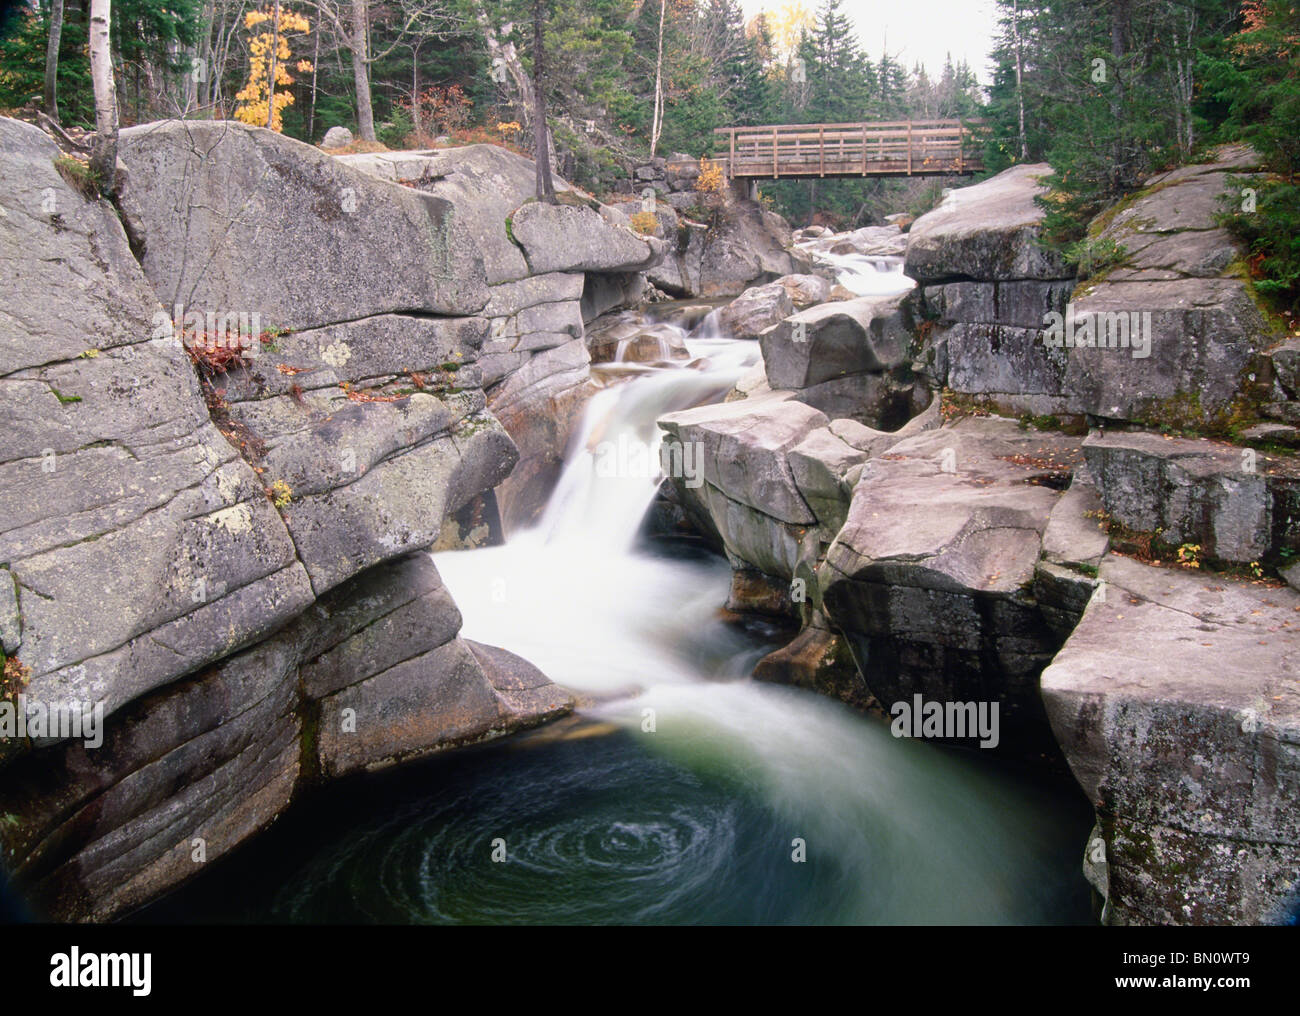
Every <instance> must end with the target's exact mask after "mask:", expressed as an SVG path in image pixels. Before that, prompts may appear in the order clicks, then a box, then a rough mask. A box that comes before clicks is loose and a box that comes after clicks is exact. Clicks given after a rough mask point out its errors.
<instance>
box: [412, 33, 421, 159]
mask: <svg viewBox="0 0 1300 1016" xmlns="http://www.w3.org/2000/svg"><path fill="white" fill-rule="evenodd" d="M411 131H412V133H413V134H414V135H415V137H416V144H420V140H419V139H420V137H421V135H422V134H423V133H424V126H423V125H422V124H421V123H420V44H419V43H418V42H417V43H416V44H415V45H413V46H412V47H411Z"/></svg>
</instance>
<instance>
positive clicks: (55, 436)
mask: <svg viewBox="0 0 1300 1016" xmlns="http://www.w3.org/2000/svg"><path fill="white" fill-rule="evenodd" d="M191 131H192V132H191ZM0 142H2V143H0V234H2V235H4V246H5V249H6V250H9V251H12V252H14V253H15V256H14V257H12V258H10V259H9V269H8V270H7V271H6V272H5V273H4V275H3V277H2V278H0V298H3V300H4V305H5V308H6V313H5V315H3V318H2V319H0V353H2V355H3V361H0V377H2V378H3V379H4V380H5V382H6V384H4V385H3V386H0V433H2V434H3V435H4V438H3V442H0V445H2V446H0V474H3V477H4V484H3V487H2V488H0V490H2V491H3V493H0V520H2V521H0V544H3V545H4V546H3V550H2V551H0V561H3V566H2V567H0V642H3V647H4V650H5V653H6V655H7V656H9V657H16V658H17V659H18V660H19V661H20V662H21V664H22V666H23V667H24V668H27V669H28V670H29V680H28V683H27V686H26V689H25V694H26V696H27V699H26V702H27V704H28V712H29V715H30V714H31V711H32V708H33V704H41V705H45V706H46V708H47V709H48V708H55V707H58V708H60V709H67V708H75V709H77V710H78V711H81V712H87V711H92V710H94V709H98V710H102V716H103V717H104V720H103V726H102V728H101V733H102V736H103V743H102V744H100V745H95V744H94V743H93V742H90V741H87V740H85V739H83V738H81V737H77V736H69V733H70V732H69V731H68V730H66V729H62V730H60V731H46V732H45V734H44V736H42V735H41V734H40V733H39V732H36V731H30V730H29V732H28V734H29V736H28V737H26V738H24V739H17V740H14V739H11V738H9V737H7V736H6V738H5V740H4V742H3V743H2V744H0V764H3V765H4V768H5V779H4V781H3V784H2V785H0V813H4V814H6V815H8V816H10V819H9V821H7V822H6V823H3V824H0V840H2V841H3V842H2V844H0V845H2V846H3V848H4V857H5V863H6V867H7V868H8V869H9V870H10V872H11V873H12V874H13V875H14V877H15V880H16V883H17V885H18V886H19V888H20V889H21V890H22V891H23V892H24V893H25V894H26V895H27V896H28V898H29V899H30V900H31V901H32V902H33V904H34V905H35V906H36V907H37V909H38V910H39V911H40V912H43V913H45V914H47V915H48V916H50V917H52V918H54V919H57V920H87V919H92V920H107V919H111V918H113V917H116V916H118V915H120V914H122V913H124V912H125V911H127V910H130V909H131V908H133V907H136V906H139V905H141V904H142V903H144V902H147V901H148V900H150V899H152V898H154V897H156V896H157V895H159V894H160V893H162V892H164V891H166V890H167V889H169V888H171V887H173V886H175V885H176V884H178V883H179V882H181V881H183V880H185V879H187V878H189V877H191V876H192V875H193V874H194V873H195V872H197V871H198V870H200V868H201V864H202V863H203V862H204V861H212V860H216V859H217V858H218V857H220V856H223V855H224V854H226V853H228V852H229V851H230V850H232V849H234V848H235V847H236V846H237V845H238V844H239V843H241V842H242V841H244V840H245V839H247V838H248V837H249V836H251V835H253V834H255V833H256V832H257V831H258V830H260V829H262V828H264V827H265V826H266V825H268V824H269V823H270V822H272V821H274V819H275V818H276V817H277V816H278V815H279V814H280V813H281V812H283V810H284V809H285V807H287V805H288V804H289V802H290V800H291V798H292V796H293V795H294V794H295V793H296V792H297V790H299V789H300V788H303V787H306V786H309V785H310V784H312V783H313V782H316V781H317V780H320V779H325V778H329V777H331V776H334V775H339V774H342V773H345V772H350V771H353V770H356V769H361V768H374V767H378V766H383V765H389V764H392V763H394V762H397V761H400V760H402V759H405V758H409V757H413V756H415V755H419V754H422V753H425V752H428V751H435V750H441V749H445V748H448V747H451V746H453V745H456V744H461V743H465V742H467V741H472V740H477V739H482V738H485V737H492V736H498V735H500V734H503V733H508V732H510V731H512V730H517V729H520V728H522V727H525V726H529V725H531V724H534V723H537V722H541V721H543V720H545V719H548V718H550V717H552V716H555V715H557V714H558V713H560V712H563V711H565V710H567V709H568V708H570V706H571V702H570V700H569V698H568V696H567V695H566V694H564V693H563V692H560V691H559V690H558V689H555V688H554V686H551V685H549V683H548V682H545V680H544V679H543V678H540V675H537V674H535V673H533V674H531V675H530V674H527V673H524V671H523V670H521V666H522V664H519V665H516V664H510V665H507V664H505V663H503V662H502V660H501V659H500V658H498V657H496V656H491V654H489V656H490V658H489V656H484V655H483V654H481V653H478V652H476V651H475V650H474V648H473V647H469V646H466V645H465V644H464V643H462V642H461V641H460V640H459V639H458V638H457V634H456V633H457V631H458V630H459V627H460V616H459V613H458V612H457V611H456V609H455V605H454V603H452V601H451V598H450V597H449V596H448V595H447V593H446V590H445V589H443V587H442V584H441V581H440V580H439V578H438V575H437V572H436V570H435V569H434V568H433V565H432V563H431V561H430V559H429V557H428V555H427V554H425V553H423V552H422V549H423V548H425V547H427V546H428V545H430V544H431V543H433V542H434V541H435V539H444V540H447V539H451V541H452V542H453V543H454V542H455V538H454V534H453V535H449V528H450V529H451V530H457V531H459V519H460V517H461V515H462V513H465V512H467V513H468V514H469V515H470V516H473V519H472V521H475V522H476V523H477V524H478V528H479V529H490V528H491V526H490V525H489V526H484V525H482V524H481V523H480V522H479V520H480V519H482V518H483V517H484V516H486V515H487V514H489V513H490V510H491V502H492V487H493V485H494V484H496V483H497V482H498V481H499V480H500V479H501V478H502V477H504V476H505V475H506V473H507V472H508V471H509V469H510V466H511V464H512V463H513V462H514V460H515V451H514V446H513V444H512V443H511V441H510V438H509V437H508V436H507V435H506V433H505V432H504V430H502V428H501V426H500V424H499V423H498V422H497V421H496V420H495V419H494V418H493V417H492V415H491V414H490V413H488V412H487V411H486V408H485V399H484V393H483V389H482V371H481V369H480V366H479V364H478V363H476V362H475V361H476V359H477V355H478V352H479V349H480V348H481V346H482V344H483V342H484V338H485V335H486V334H487V332H488V321H487V319H485V318H483V317H479V316H472V312H473V311H477V310H479V309H481V308H482V307H483V304H484V302H485V301H487V300H488V298H489V294H488V289H487V286H486V285H485V283H484V280H483V269H482V260H481V258H479V257H477V256H471V254H470V248H469V245H468V243H467V242H465V237H464V234H463V232H462V231H461V230H460V228H459V227H457V226H456V225H455V222H454V216H451V215H450V214H449V206H447V207H444V206H445V203H441V204H440V203H439V202H438V201H437V200H436V199H433V198H429V197H428V196H425V195H420V194H418V193H416V192H415V191H413V190H411V189H409V188H406V187H398V186H395V185H394V184H392V183H384V182H381V181H379V180H376V179H374V178H372V177H368V176H365V175H363V174H360V173H358V172H355V171H354V170H351V169H348V168H347V167H346V166H344V165H341V164H339V163H337V162H334V161H331V160H330V159H329V158H328V157H326V156H324V155H322V154H321V153H320V152H318V151H316V150H315V149H312V148H308V147H306V146H301V145H297V144H296V143H294V142H290V141H287V140H286V139H283V138H280V137H278V136H276V135H273V134H271V133H270V132H269V131H259V130H257V129H253V128H247V127H243V126H233V125H199V124H170V125H162V126H158V127H156V128H154V129H152V130H150V129H137V130H133V131H127V132H124V134H123V144H122V148H121V154H122V158H123V162H124V164H125V165H126V167H127V174H128V179H129V181H130V184H129V189H128V195H129V197H128V198H127V200H126V201H124V209H125V211H124V213H123V216H124V219H125V222H126V225H127V227H128V231H129V233H130V235H131V237H132V240H133V241H135V242H137V243H138V244H140V245H141V246H138V247H137V250H138V251H140V256H141V258H142V259H143V262H144V265H143V270H142V266H141V265H140V264H138V263H137V262H136V260H135V259H134V258H133V257H132V248H131V246H130V245H129V244H128V239H127V236H128V232H127V231H124V230H123V226H122V222H121V221H119V219H118V217H117V215H116V214H115V213H114V211H113V210H112V209H111V208H110V207H109V206H108V205H107V204H105V203H102V202H99V201H88V200H86V199H85V198H83V197H82V196H81V195H80V194H79V193H78V192H76V191H75V190H73V189H72V188H70V187H69V186H68V185H67V184H66V183H65V182H64V181H63V178H62V177H61V176H60V175H59V173H58V172H57V171H56V169H55V159H56V158H57V157H58V155H59V152H58V149H57V148H56V147H55V145H54V144H53V143H52V142H51V141H50V140H49V139H48V138H46V136H45V135H44V134H42V133H41V132H40V131H38V130H36V129H35V128H33V127H30V126H27V125H25V124H21V123H17V122H15V121H12V120H7V119H2V118H0ZM322 160H323V161H322ZM150 176H155V177H156V179H155V180H154V184H155V186H154V187H153V188H152V189H146V188H145V187H144V186H143V181H145V180H147V179H148V178H149V177H150ZM339 187H342V188H344V189H346V188H351V195H350V196H351V198H352V199H355V200H356V201H358V202H359V203H368V214H367V215H358V216H356V218H355V220H354V219H348V218H347V216H348V215H350V214H352V213H350V212H349V211H347V210H346V209H344V208H343V207H342V206H341V205H338V206H335V205H331V204H330V201H331V200H333V199H334V198H336V197H339V198H342V199H343V201H344V202H347V201H348V200H349V198H348V195H346V194H343V193H341V192H339V191H338V190H337V188H339ZM335 215H337V216H340V217H341V218H338V219H334V218H332V216H335ZM262 229H266V230H268V233H262V232H259V230H262ZM439 229H441V230H443V232H441V233H439V232H438V230H439ZM268 235H274V236H275V237H276V241H275V243H276V246H275V248H274V249H275V250H277V251H288V252H289V254H290V255H291V256H288V257H286V259H285V260H284V261H283V262H282V263H280V264H278V265H277V268H276V271H275V273H273V279H274V281H273V283H271V282H268V281H267V280H268V279H270V278H272V276H267V277H266V278H263V277H262V274H261V273H263V269H262V268H261V266H262V265H265V264H267V263H268V262H266V261H265V249H264V247H263V244H265V243H266V242H267V239H266V238H267V236H268ZM439 236H441V237H442V238H444V239H447V238H450V240H451V241H452V246H451V248H447V249H446V250H444V251H443V254H445V255H447V256H449V257H450V262H449V263H450V265H451V267H452V269H454V270H456V271H463V272H464V273H465V277H464V279H463V280H461V284H458V283H457V280H455V279H452V280H444V279H442V278H441V277H437V276H436V273H437V271H438V270H441V269H445V268H446V267H447V263H445V262H440V261H439V257H440V254H439V250H438V243H439V240H438V238H439ZM232 237H233V238H234V240H232ZM235 241H242V245H241V242H235ZM315 243H319V244H323V245H325V247H324V248H322V250H321V251H313V250H311V249H310V247H311V245H312V244H315ZM406 244H409V250H406V251H405V253H404V254H403V253H400V252H399V248H400V247H402V246H403V245H406ZM250 248H256V251H257V252H254V251H253V250H252V249H250ZM344 248H346V251H345V249H344ZM168 252H170V253H171V255H174V261H173V260H169V258H168V256H167V255H168ZM345 253H346V261H347V266H348V267H347V269H346V271H344V272H343V273H342V274H341V275H340V276H339V277H338V278H331V277H330V276H329V274H328V272H329V271H330V270H331V267H332V266H333V265H334V264H335V261H336V260H337V259H339V258H343V257H344V256H345ZM403 258H405V260H403ZM322 259H323V260H322ZM322 264H323V265H324V268H322V267H321V265H322ZM430 272H433V273H434V274H433V275H432V276H431V275H430V274H429V273H430ZM376 279H383V280H384V281H385V283H387V284H389V285H387V286H381V287H379V289H376V288H375V280H376ZM362 280H365V285H362ZM564 285H567V283H564ZM178 287H179V288H178ZM51 292H55V293H58V294H59V303H58V304H57V309H56V310H51V305H50V297H49V294H50V293H51ZM196 294H197V295H196ZM158 295H163V296H165V298H166V299H167V301H168V303H169V306H168V307H167V308H166V309H164V308H163V306H161V305H160V303H159V301H158ZM182 300H183V301H184V302H185V304H186V308H187V310H186V316H184V317H180V318H179V319H178V320H176V321H173V320H172V317H173V314H174V313H176V312H175V311H174V308H173V307H172V306H171V304H172V303H173V301H175V302H180V301H182ZM575 303H576V293H575ZM457 308H460V309H461V310H462V311H465V312H469V313H470V314H471V316H451V315H454V314H455V312H456V311H457ZM209 311H210V312H212V314H213V315H214V318H215V317H216V316H217V315H220V322H219V323H218V322H216V321H214V318H208V317H207V312H209ZM238 311H246V312H248V313H250V315H251V313H258V314H260V315H261V316H262V321H263V323H264V324H266V325H269V324H271V323H279V324H281V325H283V324H285V323H292V324H293V326H294V327H293V328H292V330H289V331H281V330H279V329H276V330H275V331H270V330H262V329H261V328H260V327H259V326H256V325H253V324H252V323H251V322H249V321H245V322H240V321H239V314H238V313H236V312H238ZM191 314H192V315H196V316H194V317H192V318H191V317H190V315H191ZM227 314H234V325H231V323H230V321H227V320H225V318H226V315H227ZM214 324H215V327H216V328H217V330H218V331H221V330H223V329H225V328H226V327H227V326H228V325H229V326H231V327H234V329H235V331H234V332H233V333H229V334H214V332H213V329H214ZM549 326H551V327H554V326H555V325H554V323H553V322H551V323H550V325H549ZM579 327H580V326H579ZM259 332H260V334H259ZM182 340H183V341H182ZM576 341H578V342H579V344H580V343H581V340H580V339H578V340H576ZM584 352H585V351H584ZM497 528H498V530H499V526H498V527H497ZM412 552H415V553H414V554H412ZM196 844H198V845H201V847H202V849H196Z"/></svg>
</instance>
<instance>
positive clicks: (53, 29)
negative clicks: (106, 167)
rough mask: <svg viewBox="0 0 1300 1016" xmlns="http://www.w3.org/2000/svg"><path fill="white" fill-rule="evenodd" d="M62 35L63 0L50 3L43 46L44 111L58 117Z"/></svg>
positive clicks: (51, 117)
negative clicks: (47, 33) (60, 43)
mask: <svg viewBox="0 0 1300 1016" xmlns="http://www.w3.org/2000/svg"><path fill="white" fill-rule="evenodd" d="M62 36H63V0H51V3H50V41H49V43H48V44H47V45H46V47H45V112H46V113H48V114H49V116H50V119H51V120H57V119H58V118H59V39H60V38H61V37H62Z"/></svg>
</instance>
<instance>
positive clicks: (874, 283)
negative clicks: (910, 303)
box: [803, 246, 916, 296]
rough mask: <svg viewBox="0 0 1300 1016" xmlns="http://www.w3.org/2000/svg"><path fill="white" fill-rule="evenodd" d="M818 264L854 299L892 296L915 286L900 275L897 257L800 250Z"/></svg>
mask: <svg viewBox="0 0 1300 1016" xmlns="http://www.w3.org/2000/svg"><path fill="white" fill-rule="evenodd" d="M803 249H804V250H805V251H806V252H807V253H808V254H809V255H811V256H812V258H813V259H814V260H815V261H817V262H818V263H819V264H822V265H824V266H826V267H827V268H830V269H832V270H833V271H834V272H835V274H836V275H837V277H838V280H839V284H840V285H841V286H843V287H844V288H845V289H847V290H848V291H849V292H850V293H853V294H855V295H856V296H896V295H898V294H899V293H906V292H907V291H908V290H910V289H912V288H914V287H915V286H916V282H915V280H913V279H910V278H908V277H907V276H906V275H904V274H903V259H902V258H901V257H894V256H886V255H867V254H830V253H828V252H825V251H820V250H814V249H813V248H812V247H810V246H805V247H804V248H803Z"/></svg>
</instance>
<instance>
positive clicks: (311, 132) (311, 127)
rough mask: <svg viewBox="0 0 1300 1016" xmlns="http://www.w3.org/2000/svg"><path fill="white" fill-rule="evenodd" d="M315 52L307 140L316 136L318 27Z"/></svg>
mask: <svg viewBox="0 0 1300 1016" xmlns="http://www.w3.org/2000/svg"><path fill="white" fill-rule="evenodd" d="M315 35H316V43H315V46H316V48H315V50H314V51H313V52H312V55H311V107H310V108H309V109H308V111H307V140H308V141H310V140H311V139H312V138H314V137H315V136H316V74H317V71H318V69H319V64H320V26H319V25H318V26H317V28H316V32H315Z"/></svg>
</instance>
